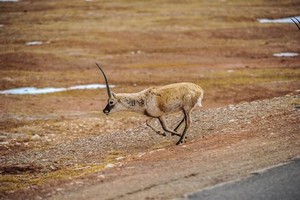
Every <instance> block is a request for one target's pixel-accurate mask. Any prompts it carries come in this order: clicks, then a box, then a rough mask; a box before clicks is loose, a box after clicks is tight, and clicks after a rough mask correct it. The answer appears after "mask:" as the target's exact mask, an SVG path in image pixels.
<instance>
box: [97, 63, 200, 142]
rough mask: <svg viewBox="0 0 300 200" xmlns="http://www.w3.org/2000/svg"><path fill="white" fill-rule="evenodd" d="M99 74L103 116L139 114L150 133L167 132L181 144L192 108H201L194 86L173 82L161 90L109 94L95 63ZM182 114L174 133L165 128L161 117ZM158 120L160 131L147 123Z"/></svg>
mask: <svg viewBox="0 0 300 200" xmlns="http://www.w3.org/2000/svg"><path fill="white" fill-rule="evenodd" d="M96 65H97V66H98V68H99V69H100V71H101V72H102V74H103V76H104V79H105V84H106V89H107V94H108V100H107V105H106V107H105V108H104V110H103V112H104V113H105V114H107V115H108V114H109V113H113V112H117V111H134V112H137V113H141V114H144V115H146V116H147V117H149V119H147V120H146V124H147V125H148V126H149V127H150V128H151V129H152V130H154V131H155V132H156V133H158V134H160V135H163V136H166V133H165V132H167V133H171V135H172V136H173V135H175V136H178V137H179V140H178V142H177V143H176V145H179V144H180V143H182V142H183V139H184V138H185V135H186V133H187V131H188V129H189V127H190V125H191V122H192V120H191V113H192V111H193V109H194V108H195V107H196V106H197V105H198V106H199V107H202V104H201V102H202V99H203V89H202V88H201V87H200V86H198V85H196V84H194V83H175V84H170V85H166V86H161V87H151V88H148V89H145V90H143V91H141V92H138V93H118V94H116V93H114V92H111V91H110V88H109V84H108V80H107V77H106V75H105V73H104V71H103V70H102V68H101V67H100V66H99V65H98V64H97V63H96ZM180 111H181V112H182V113H183V115H184V117H183V119H182V120H181V121H180V122H179V124H178V125H177V126H176V128H175V129H174V130H171V129H170V128H168V126H167V124H166V121H165V116H166V115H168V114H171V113H174V112H180ZM153 119H158V120H159V122H160V124H161V126H162V128H163V130H164V131H165V132H163V133H162V132H160V131H159V130H157V129H156V128H155V127H153V125H151V121H152V120H153ZM183 122H185V127H184V130H183V132H182V133H181V134H179V133H178V132H177V131H178V129H179V128H180V126H181V125H182V124H183Z"/></svg>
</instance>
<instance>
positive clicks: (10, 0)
mask: <svg viewBox="0 0 300 200" xmlns="http://www.w3.org/2000/svg"><path fill="white" fill-rule="evenodd" d="M18 1H19V0H0V2H4V3H6V2H8V3H10V2H13V3H15V2H18Z"/></svg>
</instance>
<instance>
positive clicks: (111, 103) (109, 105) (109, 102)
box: [96, 63, 118, 115]
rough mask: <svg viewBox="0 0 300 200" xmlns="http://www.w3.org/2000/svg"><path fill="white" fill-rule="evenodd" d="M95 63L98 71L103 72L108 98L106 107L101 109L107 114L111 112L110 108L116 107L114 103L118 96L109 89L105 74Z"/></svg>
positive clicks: (116, 101)
mask: <svg viewBox="0 0 300 200" xmlns="http://www.w3.org/2000/svg"><path fill="white" fill-rule="evenodd" d="M96 65H97V67H98V68H99V69H100V71H101V73H102V74H103V76H104V79H105V84H106V90H107V94H108V100H107V105H106V107H105V108H104V109H103V113H104V114H106V115H108V114H109V113H110V112H111V110H112V109H114V108H115V107H116V104H117V103H118V98H117V95H116V94H115V93H113V92H111V91H110V88H109V84H108V80H107V78H106V75H105V73H104V71H103V70H102V68H101V67H100V66H99V65H98V64H97V63H96Z"/></svg>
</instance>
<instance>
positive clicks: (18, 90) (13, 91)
mask: <svg viewBox="0 0 300 200" xmlns="http://www.w3.org/2000/svg"><path fill="white" fill-rule="evenodd" d="M110 87H111V88H113V87H115V86H114V85H110ZM103 88H106V86H105V85H104V84H88V85H75V86H72V87H68V88H53V87H48V88H35V87H23V88H15V89H10V90H2V91H0V94H20V95H22V94H23V95H24V94H48V93H54V92H64V91H68V90H90V89H103Z"/></svg>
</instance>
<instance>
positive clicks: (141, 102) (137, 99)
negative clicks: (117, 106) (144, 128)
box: [121, 93, 146, 112]
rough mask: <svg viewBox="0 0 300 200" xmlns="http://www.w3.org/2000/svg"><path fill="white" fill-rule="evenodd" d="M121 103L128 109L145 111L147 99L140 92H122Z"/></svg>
mask: <svg viewBox="0 0 300 200" xmlns="http://www.w3.org/2000/svg"><path fill="white" fill-rule="evenodd" d="M121 103H122V104H123V106H124V107H125V108H126V109H127V110H131V111H135V112H144V110H145V106H146V99H145V97H144V96H143V95H141V94H140V93H132V94H122V97H121Z"/></svg>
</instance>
